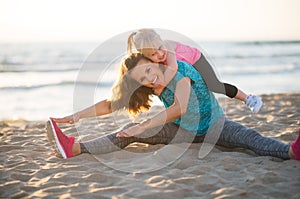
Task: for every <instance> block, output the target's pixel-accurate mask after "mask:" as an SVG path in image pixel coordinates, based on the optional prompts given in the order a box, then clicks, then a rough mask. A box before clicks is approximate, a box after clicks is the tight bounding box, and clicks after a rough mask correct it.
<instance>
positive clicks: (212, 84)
mask: <svg viewBox="0 0 300 199" xmlns="http://www.w3.org/2000/svg"><path fill="white" fill-rule="evenodd" d="M193 66H194V67H195V68H196V69H197V70H198V72H199V73H200V74H201V76H202V78H203V80H204V81H205V83H206V85H207V87H208V89H209V90H210V91H212V92H215V93H220V94H224V95H226V96H228V97H230V98H234V97H236V95H237V94H238V89H237V88H236V87H235V86H234V85H231V84H227V83H223V82H220V80H219V79H218V78H217V76H216V74H215V71H214V70H213V68H212V66H211V65H210V64H209V63H208V61H207V60H206V58H205V57H204V55H203V54H202V55H201V57H200V59H199V60H198V61H197V62H196V63H195V64H194V65H193ZM243 94H244V93H243V92H241V91H240V93H239V96H238V97H242V98H244V99H245V98H246V95H245V94H244V95H245V96H242V95H243Z"/></svg>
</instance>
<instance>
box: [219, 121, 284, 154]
mask: <svg viewBox="0 0 300 199" xmlns="http://www.w3.org/2000/svg"><path fill="white" fill-rule="evenodd" d="M217 145H220V146H225V147H242V148H246V149H250V150H252V151H254V152H255V153H256V154H258V155H261V156H273V157H278V158H282V159H290V157H289V154H288V153H289V149H290V146H289V145H288V144H284V143H282V142H280V141H278V140H275V139H272V138H268V137H264V136H262V135H260V134H259V133H258V132H257V131H255V130H253V129H251V128H248V127H246V126H243V125H241V124H239V123H237V122H233V121H231V120H228V119H226V120H225V123H224V127H223V130H222V132H221V135H220V137H219V140H218V142H217Z"/></svg>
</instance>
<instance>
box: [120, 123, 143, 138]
mask: <svg viewBox="0 0 300 199" xmlns="http://www.w3.org/2000/svg"><path fill="white" fill-rule="evenodd" d="M144 131H145V129H144V128H142V127H141V126H139V125H135V126H131V127H129V128H128V129H124V130H123V131H121V132H120V133H118V134H117V137H133V136H135V135H139V134H142V133H144Z"/></svg>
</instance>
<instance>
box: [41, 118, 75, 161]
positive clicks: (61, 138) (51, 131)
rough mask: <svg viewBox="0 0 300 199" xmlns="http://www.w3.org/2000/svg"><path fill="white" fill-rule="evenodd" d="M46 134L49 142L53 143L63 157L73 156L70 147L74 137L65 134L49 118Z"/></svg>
mask: <svg viewBox="0 0 300 199" xmlns="http://www.w3.org/2000/svg"><path fill="white" fill-rule="evenodd" d="M47 136H48V140H49V142H50V144H52V143H54V145H55V146H56V152H57V153H58V154H59V155H61V156H62V157H63V158H64V159H67V158H71V157H73V156H74V154H73V150H72V147H73V144H74V142H75V137H73V136H67V135H65V134H64V133H63V132H62V131H61V130H60V128H58V126H57V124H56V123H55V121H54V120H53V119H51V118H50V120H49V121H48V122H47Z"/></svg>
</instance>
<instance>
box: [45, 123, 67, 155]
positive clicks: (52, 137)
mask: <svg viewBox="0 0 300 199" xmlns="http://www.w3.org/2000/svg"><path fill="white" fill-rule="evenodd" d="M47 136H48V140H49V142H50V144H52V143H53V144H54V146H55V147H54V148H55V150H56V152H57V154H58V155H61V156H62V158H64V159H67V155H66V153H65V151H64V149H63V147H62V145H61V144H60V142H59V140H58V137H57V134H56V131H55V128H54V126H53V123H52V121H51V120H49V121H47Z"/></svg>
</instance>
